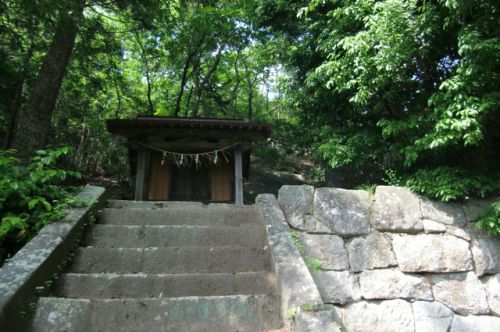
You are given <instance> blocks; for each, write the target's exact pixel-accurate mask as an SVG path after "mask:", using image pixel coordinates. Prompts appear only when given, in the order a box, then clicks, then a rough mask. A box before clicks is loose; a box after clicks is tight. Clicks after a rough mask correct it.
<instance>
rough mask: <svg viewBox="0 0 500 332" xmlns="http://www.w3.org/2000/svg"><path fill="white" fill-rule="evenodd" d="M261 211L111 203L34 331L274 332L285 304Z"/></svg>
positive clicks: (41, 305)
mask: <svg viewBox="0 0 500 332" xmlns="http://www.w3.org/2000/svg"><path fill="white" fill-rule="evenodd" d="M276 294H277V293H276V280H275V275H274V273H272V272H271V267H270V256H269V254H268V252H267V240H266V235H265V228H264V224H263V222H262V221H261V218H260V216H259V212H258V210H257V209H256V208H255V207H253V206H245V207H234V206H232V205H225V204H212V205H209V206H204V205H201V204H196V203H192V204H189V203H170V202H169V203H168V206H167V203H153V202H126V201H110V202H108V208H106V209H104V210H103V211H102V213H101V215H100V217H99V220H98V223H97V224H95V225H93V226H92V227H91V228H90V230H89V231H88V233H87V234H86V239H85V241H84V243H83V246H82V247H80V248H78V249H77V251H76V253H75V256H74V259H73V262H72V264H71V266H70V267H69V270H68V271H67V272H66V273H64V274H62V275H61V276H60V277H59V279H58V282H57V284H56V285H55V287H54V289H53V292H52V295H51V296H48V297H42V298H40V299H39V301H38V306H37V310H36V313H35V316H34V318H33V320H32V323H31V327H30V328H31V330H32V331H148V332H154V331H252V332H253V331H268V330H272V329H277V328H280V327H281V325H282V322H281V319H280V305H279V298H278V296H277V295H276Z"/></svg>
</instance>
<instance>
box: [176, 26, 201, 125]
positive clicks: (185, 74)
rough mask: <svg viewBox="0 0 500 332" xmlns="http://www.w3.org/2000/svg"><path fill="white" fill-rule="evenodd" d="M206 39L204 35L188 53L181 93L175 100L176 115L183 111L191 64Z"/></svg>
mask: <svg viewBox="0 0 500 332" xmlns="http://www.w3.org/2000/svg"><path fill="white" fill-rule="evenodd" d="M204 40H205V35H202V36H201V38H200V40H199V42H198V43H197V45H196V47H195V48H194V50H193V51H191V52H190V53H189V54H188V57H187V59H186V63H185V64H184V69H183V70H182V78H181V85H180V87H179V93H178V95H177V100H176V102H175V111H174V116H179V113H180V112H181V102H182V97H183V96H184V88H185V87H186V83H187V79H188V76H189V75H188V73H189V67H190V66H191V62H192V61H193V58H194V57H195V55H196V54H197V53H198V51H199V49H200V47H201V44H202V43H203V41H204Z"/></svg>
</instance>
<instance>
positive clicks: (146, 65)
mask: <svg viewBox="0 0 500 332" xmlns="http://www.w3.org/2000/svg"><path fill="white" fill-rule="evenodd" d="M134 36H135V39H136V40H137V44H139V48H140V49H141V61H142V64H143V65H144V72H145V74H146V84H147V92H146V97H147V100H148V115H154V113H155V111H154V105H153V99H152V97H151V94H152V91H153V87H152V85H153V83H152V82H151V68H150V66H149V62H148V58H147V56H146V48H145V47H144V44H143V43H142V41H141V36H139V33H138V32H137V30H136V29H134Z"/></svg>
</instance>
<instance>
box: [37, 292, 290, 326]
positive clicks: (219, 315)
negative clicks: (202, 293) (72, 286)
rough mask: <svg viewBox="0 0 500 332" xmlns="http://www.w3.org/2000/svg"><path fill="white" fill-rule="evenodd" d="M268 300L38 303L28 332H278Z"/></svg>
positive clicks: (239, 297)
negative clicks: (274, 331)
mask: <svg viewBox="0 0 500 332" xmlns="http://www.w3.org/2000/svg"><path fill="white" fill-rule="evenodd" d="M277 308H278V305H277V301H276V299H275V298H274V297H271V296H268V295H232V296H210V297H179V298H165V299H98V300H88V299H66V298H47V297H42V298H40V299H39V301H38V306H37V311H36V313H35V317H34V319H33V321H32V325H31V331H33V332H41V331H44V332H45V331H90V332H94V331H123V332H127V331H131V332H132V331H134V332H136V331H191V332H198V331H207V332H208V331H221V332H224V331H251V332H254V331H266V330H271V329H277V328H279V327H281V322H280V319H279V310H278V309H277Z"/></svg>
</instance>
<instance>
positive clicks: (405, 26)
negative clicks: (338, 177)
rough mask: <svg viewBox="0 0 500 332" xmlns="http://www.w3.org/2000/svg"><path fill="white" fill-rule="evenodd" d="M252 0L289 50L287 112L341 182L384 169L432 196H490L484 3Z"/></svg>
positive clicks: (499, 102) (492, 17) (495, 164)
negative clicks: (292, 77) (292, 107)
mask: <svg viewBox="0 0 500 332" xmlns="http://www.w3.org/2000/svg"><path fill="white" fill-rule="evenodd" d="M260 4H261V7H260V8H261V11H260V12H261V13H262V17H261V19H262V24H263V25H268V26H271V27H272V29H273V32H274V33H275V34H277V35H280V36H283V39H284V40H286V41H287V42H288V44H289V45H290V48H289V52H287V53H285V54H283V61H286V62H287V63H288V64H289V69H290V71H291V72H293V73H294V75H295V80H294V81H293V82H292V85H293V86H294V89H295V90H296V91H298V93H295V94H293V95H292V96H291V98H292V99H293V100H294V103H293V104H294V105H297V106H296V107H295V110H294V111H295V116H296V117H298V119H299V120H298V122H299V123H300V124H301V126H303V129H304V131H306V132H307V133H309V137H311V142H310V143H309V144H312V145H314V150H315V152H316V154H317V157H318V158H319V159H323V160H325V162H327V163H328V164H329V165H330V167H332V168H334V169H337V170H338V171H339V172H341V173H342V172H344V173H345V174H346V177H345V178H346V182H350V183H351V184H356V183H363V182H370V181H371V182H380V180H381V179H382V178H384V177H385V178H387V176H385V173H387V172H389V173H391V174H395V175H396V176H395V177H394V176H393V177H392V179H398V181H397V183H399V184H405V185H408V186H410V187H411V188H413V189H414V190H416V191H418V192H421V193H424V194H426V195H429V196H432V197H437V198H439V199H443V200H449V199H456V198H461V197H464V196H466V195H479V196H482V195H485V194H488V193H491V192H494V191H498V189H499V188H500V186H499V183H500V182H499V175H498V173H499V171H498V170H499V169H500V164H499V162H500V159H499V158H498V155H500V149H499V142H500V131H499V130H498V128H499V125H500V112H499V108H500V89H499V87H500V79H499V78H500V77H499V75H500V52H499V51H500V29H499V26H498V22H500V14H499V11H498V9H497V8H496V5H497V3H496V2H495V1H432V2H429V1H411V0H386V1H373V0H362V1H335V0H330V1H329V0H316V1H311V2H306V1H289V2H283V1H273V0H262V1H260ZM297 15H298V17H299V19H298V20H293V19H292V18H293V17H294V16H297ZM313 133H314V134H313ZM311 134H312V135H311ZM347 177H348V179H347ZM389 178H391V177H389Z"/></svg>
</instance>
